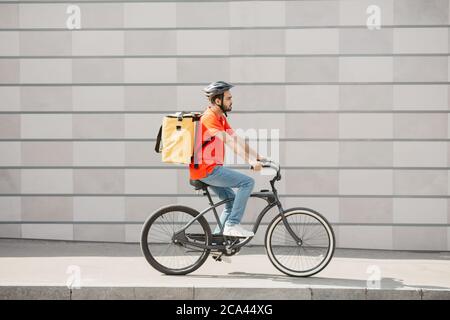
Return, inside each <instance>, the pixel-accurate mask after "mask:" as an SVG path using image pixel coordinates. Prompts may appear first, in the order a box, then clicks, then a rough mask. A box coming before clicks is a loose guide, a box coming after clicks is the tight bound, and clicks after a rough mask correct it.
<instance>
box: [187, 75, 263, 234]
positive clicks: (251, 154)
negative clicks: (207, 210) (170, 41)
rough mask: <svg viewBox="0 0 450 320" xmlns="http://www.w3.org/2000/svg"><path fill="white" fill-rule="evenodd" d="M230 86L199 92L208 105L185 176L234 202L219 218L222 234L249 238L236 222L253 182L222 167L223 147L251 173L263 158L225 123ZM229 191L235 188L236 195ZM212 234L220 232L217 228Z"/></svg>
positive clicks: (229, 106) (214, 86)
mask: <svg viewBox="0 0 450 320" xmlns="http://www.w3.org/2000/svg"><path fill="white" fill-rule="evenodd" d="M232 87H233V85H232V84H229V83H227V82H224V81H217V82H213V83H211V84H210V85H208V86H207V87H206V88H204V89H203V90H204V92H205V94H206V97H207V98H208V100H209V102H210V105H209V106H208V107H207V108H206V110H205V111H204V113H203V115H202V117H201V119H200V122H201V124H200V130H201V135H200V136H201V141H198V143H199V146H200V148H201V150H199V152H198V157H197V158H196V159H195V160H193V162H192V163H191V164H190V165H189V173H190V178H191V180H200V181H202V182H204V183H206V184H208V185H209V186H210V189H212V190H213V191H214V193H215V194H216V195H217V196H218V197H219V198H220V199H221V200H224V199H228V198H233V199H234V200H233V201H232V202H231V201H230V202H227V203H226V205H225V208H224V210H223V212H222V214H221V217H220V222H221V224H222V225H224V224H225V226H224V229H223V234H224V235H226V236H233V237H252V236H254V233H253V232H252V231H248V230H246V229H244V228H243V227H242V226H241V224H240V222H241V220H242V217H243V215H244V211H245V207H246V205H247V201H248V198H249V197H250V194H251V193H252V190H253V187H254V185H255V180H254V179H253V178H252V177H249V176H247V175H245V174H243V173H240V172H238V171H236V170H233V169H230V168H227V167H224V166H223V162H224V150H225V148H224V144H226V145H227V146H229V147H230V149H231V150H233V152H234V153H235V154H236V155H238V156H241V157H242V158H243V159H245V160H246V161H247V162H248V163H249V164H250V165H251V166H252V167H253V169H254V170H255V171H259V170H261V168H262V166H261V163H260V162H259V161H260V160H263V159H264V158H263V157H261V156H260V155H259V154H258V153H257V152H256V151H254V150H253V149H251V148H250V146H249V145H248V143H247V142H246V141H245V140H244V139H242V138H240V137H239V136H238V135H236V133H235V132H234V130H233V129H232V128H231V126H230V125H229V123H228V121H227V118H226V116H227V112H230V111H231V110H232V104H233V102H232V96H231V92H230V89H231V88H232ZM216 138H217V139H216ZM194 162H195V163H194ZM232 188H238V191H237V193H236V194H235V193H234V191H233V190H232ZM214 233H215V234H218V233H220V227H219V226H217V227H216V229H215V230H214Z"/></svg>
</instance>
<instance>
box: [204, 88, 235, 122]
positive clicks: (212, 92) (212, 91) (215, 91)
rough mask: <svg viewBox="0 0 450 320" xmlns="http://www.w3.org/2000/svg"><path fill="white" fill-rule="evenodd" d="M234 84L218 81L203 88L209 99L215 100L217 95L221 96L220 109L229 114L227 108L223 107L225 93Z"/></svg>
mask: <svg viewBox="0 0 450 320" xmlns="http://www.w3.org/2000/svg"><path fill="white" fill-rule="evenodd" d="M233 87H234V86H233V85H232V84H231V83H228V82H225V81H216V82H212V83H210V84H209V85H208V86H207V87H206V88H204V89H203V91H204V92H205V95H206V97H207V98H208V99H209V101H211V102H213V101H212V99H213V98H215V97H216V96H219V97H218V98H220V101H221V102H220V106H219V107H220V109H222V112H223V113H224V114H225V116H227V112H226V111H225V108H224V107H223V93H224V92H225V91H227V90H230V89H231V88H233Z"/></svg>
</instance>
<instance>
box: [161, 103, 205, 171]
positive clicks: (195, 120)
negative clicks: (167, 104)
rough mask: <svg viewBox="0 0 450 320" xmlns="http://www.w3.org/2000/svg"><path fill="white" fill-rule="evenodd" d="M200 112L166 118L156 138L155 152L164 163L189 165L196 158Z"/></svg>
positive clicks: (181, 113)
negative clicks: (195, 146)
mask: <svg viewBox="0 0 450 320" xmlns="http://www.w3.org/2000/svg"><path fill="white" fill-rule="evenodd" d="M201 115H202V114H201V113H200V112H184V111H181V112H177V113H175V114H169V115H167V116H165V117H164V119H163V123H162V125H161V127H160V128H159V132H158V137H157V138H156V145H155V151H156V152H157V153H161V156H162V162H166V163H178V164H189V163H191V162H192V159H193V156H194V145H195V142H196V141H197V139H196V132H198V131H199V130H198V129H197V128H198V127H199V124H200V121H199V120H200V117H201Z"/></svg>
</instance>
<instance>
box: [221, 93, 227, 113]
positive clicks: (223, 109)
mask: <svg viewBox="0 0 450 320" xmlns="http://www.w3.org/2000/svg"><path fill="white" fill-rule="evenodd" d="M220 97H221V98H220V109H222V112H223V113H224V114H225V117H228V115H227V112H226V111H225V108H224V107H223V98H224V93H222V94H221V95H220Z"/></svg>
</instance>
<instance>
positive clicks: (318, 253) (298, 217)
mask: <svg viewBox="0 0 450 320" xmlns="http://www.w3.org/2000/svg"><path fill="white" fill-rule="evenodd" d="M286 220H287V222H288V224H289V226H290V228H291V229H292V230H293V231H294V233H295V234H296V235H297V236H298V237H299V238H300V239H301V240H302V241H301V243H300V244H297V243H296V242H295V240H294V239H293V237H292V236H291V235H290V233H289V232H288V230H287V227H286V225H285V223H284V221H283V219H281V218H278V220H275V222H274V223H275V225H274V226H269V227H270V228H271V231H270V235H269V238H268V242H267V243H268V247H269V248H268V250H270V252H271V255H269V257H270V258H271V260H272V259H274V261H273V262H274V263H275V264H276V265H278V267H281V270H284V272H286V273H288V274H292V275H301V274H302V273H315V271H316V270H318V271H320V270H321V269H319V268H322V265H326V263H327V262H328V261H329V259H331V255H327V252H329V251H330V250H332V249H333V248H330V245H334V242H333V243H331V242H330V240H329V239H330V237H331V234H329V231H328V230H329V229H328V228H326V227H325V225H323V223H322V221H321V220H320V219H319V218H318V217H317V215H316V214H314V213H312V212H311V213H310V212H309V211H305V212H304V211H303V210H302V211H298V212H292V213H291V212H288V213H286ZM322 220H323V219H322ZM330 228H331V227H330ZM325 259H327V261H325ZM324 262H325V263H324Z"/></svg>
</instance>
